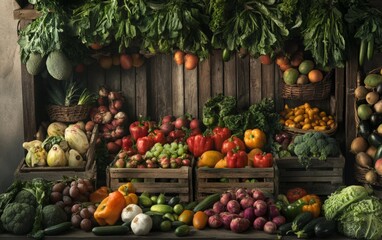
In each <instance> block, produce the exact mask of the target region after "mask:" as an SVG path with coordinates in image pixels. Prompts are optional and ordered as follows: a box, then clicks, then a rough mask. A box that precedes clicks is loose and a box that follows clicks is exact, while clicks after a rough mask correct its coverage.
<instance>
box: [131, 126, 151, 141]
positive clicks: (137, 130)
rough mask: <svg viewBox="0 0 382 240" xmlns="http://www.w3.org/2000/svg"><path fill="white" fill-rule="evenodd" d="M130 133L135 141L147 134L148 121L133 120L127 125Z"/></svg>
mask: <svg viewBox="0 0 382 240" xmlns="http://www.w3.org/2000/svg"><path fill="white" fill-rule="evenodd" d="M129 130H130V134H131V136H132V137H133V139H134V140H135V141H137V140H138V138H141V137H145V136H147V135H148V134H149V122H147V121H135V122H133V123H132V124H130V126H129Z"/></svg>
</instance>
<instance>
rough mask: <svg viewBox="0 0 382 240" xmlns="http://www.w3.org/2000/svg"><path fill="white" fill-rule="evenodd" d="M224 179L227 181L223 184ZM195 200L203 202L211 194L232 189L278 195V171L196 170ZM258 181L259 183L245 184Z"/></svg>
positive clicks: (242, 169)
mask: <svg viewBox="0 0 382 240" xmlns="http://www.w3.org/2000/svg"><path fill="white" fill-rule="evenodd" d="M222 178H226V179H227V181H225V182H221V179H222ZM194 179H195V199H196V200H201V199H203V198H204V197H205V196H207V195H209V194H211V193H222V192H224V191H227V190H228V189H232V188H237V187H241V188H248V189H252V188H259V189H261V190H263V191H264V192H268V193H271V194H276V195H277V194H278V169H277V165H276V164H274V165H273V167H271V168H251V167H246V168H204V167H202V168H196V169H195V178H194ZM245 179H256V180H257V182H245Z"/></svg>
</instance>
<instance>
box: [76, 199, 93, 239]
mask: <svg viewBox="0 0 382 240" xmlns="http://www.w3.org/2000/svg"><path fill="white" fill-rule="evenodd" d="M96 209H97V208H96V206H95V205H94V204H90V205H85V204H80V203H76V204H74V205H73V206H72V208H71V213H72V217H71V220H70V221H71V222H72V226H73V227H75V228H80V229H82V230H84V231H86V232H89V231H91V230H92V228H93V227H94V226H96V225H97V222H96V221H95V219H94V212H95V211H96Z"/></svg>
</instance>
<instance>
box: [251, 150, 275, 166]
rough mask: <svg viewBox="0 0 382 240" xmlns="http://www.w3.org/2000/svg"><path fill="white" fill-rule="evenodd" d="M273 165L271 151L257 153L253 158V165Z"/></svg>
mask: <svg viewBox="0 0 382 240" xmlns="http://www.w3.org/2000/svg"><path fill="white" fill-rule="evenodd" d="M272 165H273V156H272V153H266V154H261V153H257V154H256V155H255V157H254V158H253V167H257V168H268V167H272Z"/></svg>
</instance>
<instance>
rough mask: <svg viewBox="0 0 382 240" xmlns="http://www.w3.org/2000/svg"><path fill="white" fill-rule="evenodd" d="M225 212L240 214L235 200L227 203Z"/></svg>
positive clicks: (238, 205)
mask: <svg viewBox="0 0 382 240" xmlns="http://www.w3.org/2000/svg"><path fill="white" fill-rule="evenodd" d="M227 210H228V212H230V213H239V212H240V204H239V202H238V201H236V200H230V201H229V202H228V203H227Z"/></svg>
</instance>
